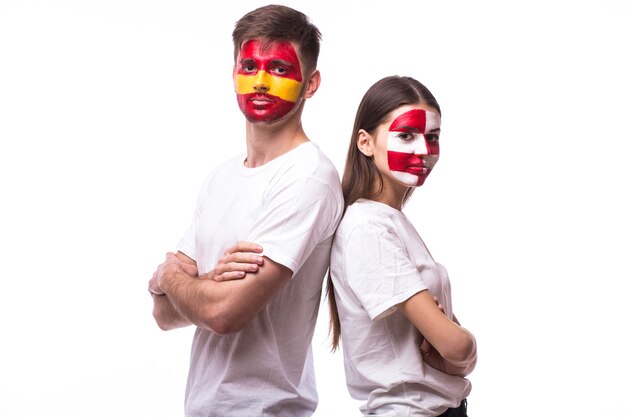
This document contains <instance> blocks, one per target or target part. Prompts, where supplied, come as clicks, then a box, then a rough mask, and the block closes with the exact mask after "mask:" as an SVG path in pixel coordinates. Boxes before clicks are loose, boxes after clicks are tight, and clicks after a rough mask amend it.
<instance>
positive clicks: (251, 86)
mask: <svg viewBox="0 0 626 417" xmlns="http://www.w3.org/2000/svg"><path fill="white" fill-rule="evenodd" d="M235 86H236V89H237V102H238V103H239V108H240V109H241V111H242V112H243V114H244V115H245V116H246V118H247V119H248V120H249V121H250V122H252V123H259V122H261V123H268V124H269V123H273V122H276V121H278V120H281V119H282V118H284V117H285V116H286V115H288V114H289V112H290V111H291V110H292V109H294V108H295V106H296V104H297V102H298V99H299V97H300V91H301V90H302V71H301V69H300V60H299V59H298V54H297V53H296V51H295V49H294V48H293V46H291V44H290V43H289V42H275V43H272V44H270V45H269V46H268V48H266V49H262V48H261V42H259V41H258V40H255V39H253V40H250V41H248V42H246V43H244V44H243V46H242V47H241V51H240V52H239V57H238V61H237V71H236V80H235Z"/></svg>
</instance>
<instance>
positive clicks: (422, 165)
mask: <svg viewBox="0 0 626 417" xmlns="http://www.w3.org/2000/svg"><path fill="white" fill-rule="evenodd" d="M440 125H441V117H440V116H439V114H437V113H435V112H432V111H426V110H422V109H413V110H409V111H407V112H405V113H402V114H401V115H399V116H398V117H397V118H396V119H395V120H394V121H393V122H392V123H391V126H389V135H388V136H387V161H388V163H389V170H390V171H391V175H393V176H394V178H396V179H397V180H398V181H400V182H401V183H403V184H404V185H407V186H410V187H419V186H420V185H422V184H424V181H426V177H428V174H430V172H431V171H432V169H433V167H434V166H435V164H436V163H437V160H438V159H439V131H440Z"/></svg>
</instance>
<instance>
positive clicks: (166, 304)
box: [152, 294, 192, 330]
mask: <svg viewBox="0 0 626 417" xmlns="http://www.w3.org/2000/svg"><path fill="white" fill-rule="evenodd" d="M152 302H153V304H154V306H153V309H152V316H153V317H154V320H155V321H156V323H157V325H158V326H159V328H160V329H161V330H172V329H177V328H180V327H185V326H189V325H190V324H192V323H191V321H189V320H188V319H187V318H185V317H184V316H183V315H181V314H180V313H179V312H178V310H177V309H176V308H175V307H174V306H173V305H172V303H171V302H170V300H169V299H168V297H167V296H166V295H165V294H152Z"/></svg>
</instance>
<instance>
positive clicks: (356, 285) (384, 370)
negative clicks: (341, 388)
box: [330, 199, 471, 417]
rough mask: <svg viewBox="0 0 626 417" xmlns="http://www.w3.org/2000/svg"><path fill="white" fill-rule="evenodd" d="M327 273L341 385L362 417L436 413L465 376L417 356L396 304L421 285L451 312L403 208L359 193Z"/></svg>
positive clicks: (458, 396)
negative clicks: (341, 363)
mask: <svg viewBox="0 0 626 417" xmlns="http://www.w3.org/2000/svg"><path fill="white" fill-rule="evenodd" d="M330 268H331V277H332V280H333V285H334V288H335V297H336V300H337V308H338V312H339V317H340V319H341V341H342V348H343V351H344V366H345V371H346V383H347V385H348V390H349V392H350V394H351V395H352V397H353V398H355V399H357V400H362V401H364V404H363V405H362V406H361V408H360V409H361V411H362V412H363V414H364V415H376V416H388V417H392V416H394V417H395V416H438V415H440V414H442V413H443V412H445V411H446V409H448V408H450V407H458V406H459V404H460V402H461V401H462V400H463V399H464V398H465V397H466V396H467V395H468V394H469V392H470V389H471V384H470V382H469V381H468V380H467V379H465V378H461V377H456V376H451V375H448V374H445V373H443V372H440V371H438V370H436V369H434V368H432V367H430V366H428V365H426V364H425V363H424V362H423V360H422V355H421V353H420V350H419V341H420V340H421V339H422V337H421V335H420V334H419V332H418V331H417V329H416V328H415V327H414V326H413V325H412V324H411V322H410V321H409V320H408V319H407V318H406V317H405V316H404V315H403V314H402V313H401V312H400V311H399V310H398V309H397V307H396V306H397V305H398V304H399V303H401V302H403V301H406V300H407V299H409V298H410V297H411V296H413V295H415V294H417V293H418V292H420V291H423V290H425V289H428V290H429V292H430V294H431V295H433V296H437V297H438V298H439V302H440V303H441V304H442V305H443V306H444V309H445V312H446V314H447V315H448V317H450V318H452V301H451V291H450V281H449V279H448V274H447V272H446V270H445V268H444V267H443V266H442V265H439V264H438V263H436V262H435V261H434V260H433V258H432V256H431V255H430V253H429V251H428V249H427V248H426V246H425V245H424V242H423V241H422V239H421V238H420V236H419V235H418V233H417V231H416V230H415V228H414V227H413V225H412V224H411V223H410V222H409V221H408V219H407V218H406V216H405V215H404V213H402V212H401V211H399V210H396V209H394V208H392V207H390V206H388V205H386V204H383V203H378V202H375V201H371V200H365V199H361V200H358V201H356V202H355V203H353V204H351V205H350V206H349V207H348V208H347V210H346V213H345V215H344V217H343V220H342V221H341V223H340V225H339V227H338V228H337V231H336V233H335V241H334V243H333V249H332V253H331V267H330Z"/></svg>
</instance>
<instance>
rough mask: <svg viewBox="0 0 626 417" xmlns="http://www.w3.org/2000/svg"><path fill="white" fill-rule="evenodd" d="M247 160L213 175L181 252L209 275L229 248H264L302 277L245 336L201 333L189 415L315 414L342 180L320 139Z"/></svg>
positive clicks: (295, 416) (236, 161) (189, 388)
mask: <svg viewBox="0 0 626 417" xmlns="http://www.w3.org/2000/svg"><path fill="white" fill-rule="evenodd" d="M244 160H245V155H240V156H238V157H236V158H233V159H231V160H230V161H228V162H226V163H224V164H222V165H221V166H219V167H217V169H215V170H214V171H213V172H212V173H211V175H210V176H209V177H208V178H207V180H206V181H205V183H204V185H203V187H202V190H201V192H200V193H199V196H198V203H197V208H196V212H195V216H194V218H193V222H192V224H191V226H190V227H189V230H188V231H187V233H186V234H185V236H184V237H183V239H182V240H181V241H180V243H179V246H178V250H180V251H181V252H183V253H185V254H186V255H187V256H189V257H191V258H192V259H194V260H195V261H196V263H197V265H198V272H199V273H200V274H204V273H206V272H209V271H211V270H212V269H213V268H214V267H215V265H216V263H217V261H218V260H219V258H220V257H221V256H222V255H223V253H224V251H225V250H226V249H227V248H229V247H231V246H232V245H234V244H235V243H237V242H239V241H249V242H254V243H257V244H259V245H261V246H262V247H263V255H264V256H266V257H268V258H270V259H272V260H273V261H275V262H277V263H279V264H281V265H283V266H286V267H287V268H289V269H290V270H291V271H293V273H294V275H293V277H292V278H291V280H290V281H289V283H288V284H287V285H286V286H285V287H283V288H282V289H281V290H280V291H279V292H278V293H277V294H275V295H274V296H273V297H272V298H271V299H270V301H269V302H268V303H267V305H266V306H265V307H264V308H263V310H261V312H260V313H259V314H258V315H257V316H256V317H255V318H254V319H253V320H252V321H251V322H250V323H249V324H248V325H247V326H246V327H245V328H244V329H243V330H242V331H240V332H237V333H234V334H230V335H225V336H219V335H217V334H215V333H213V332H211V331H207V330H204V329H200V328H198V329H197V330H196V333H195V336H194V340H193V345H192V352H191V363H190V370H189V377H188V381H187V390H186V399H185V415H186V416H187V417H200V416H202V417H210V416H215V417H217V416H219V417H225V416H228V417H237V416H240V417H251V416H255V417H256V416H284V417H288V416H289V417H300V416H303V417H304V416H310V415H312V414H313V411H314V410H315V407H316V405H317V392H316V387H315V376H314V373H313V359H312V352H311V340H312V336H313V332H314V328H315V322H316V319H317V313H318V308H319V303H320V296H321V289H322V282H323V278H324V275H325V274H326V271H327V269H328V265H329V261H330V248H331V244H332V237H333V233H334V231H335V229H336V227H337V225H338V223H339V220H340V218H341V214H342V211H343V197H342V193H341V184H340V181H339V176H338V174H337V171H336V169H335V167H334V165H333V164H332V162H331V161H330V160H329V159H328V158H327V157H326V156H325V155H324V154H323V153H322V152H321V150H320V149H319V148H318V147H317V146H316V145H315V144H314V143H312V142H306V143H304V144H301V145H299V146H298V147H296V148H295V149H293V150H291V151H289V152H287V153H285V154H283V155H281V156H279V157H278V158H276V159H274V160H272V161H270V162H268V163H266V164H264V165H262V166H259V167H256V168H246V167H245V166H244ZM246 279H248V278H246ZM249 279H254V276H253V275H252V276H251V277H249Z"/></svg>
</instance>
